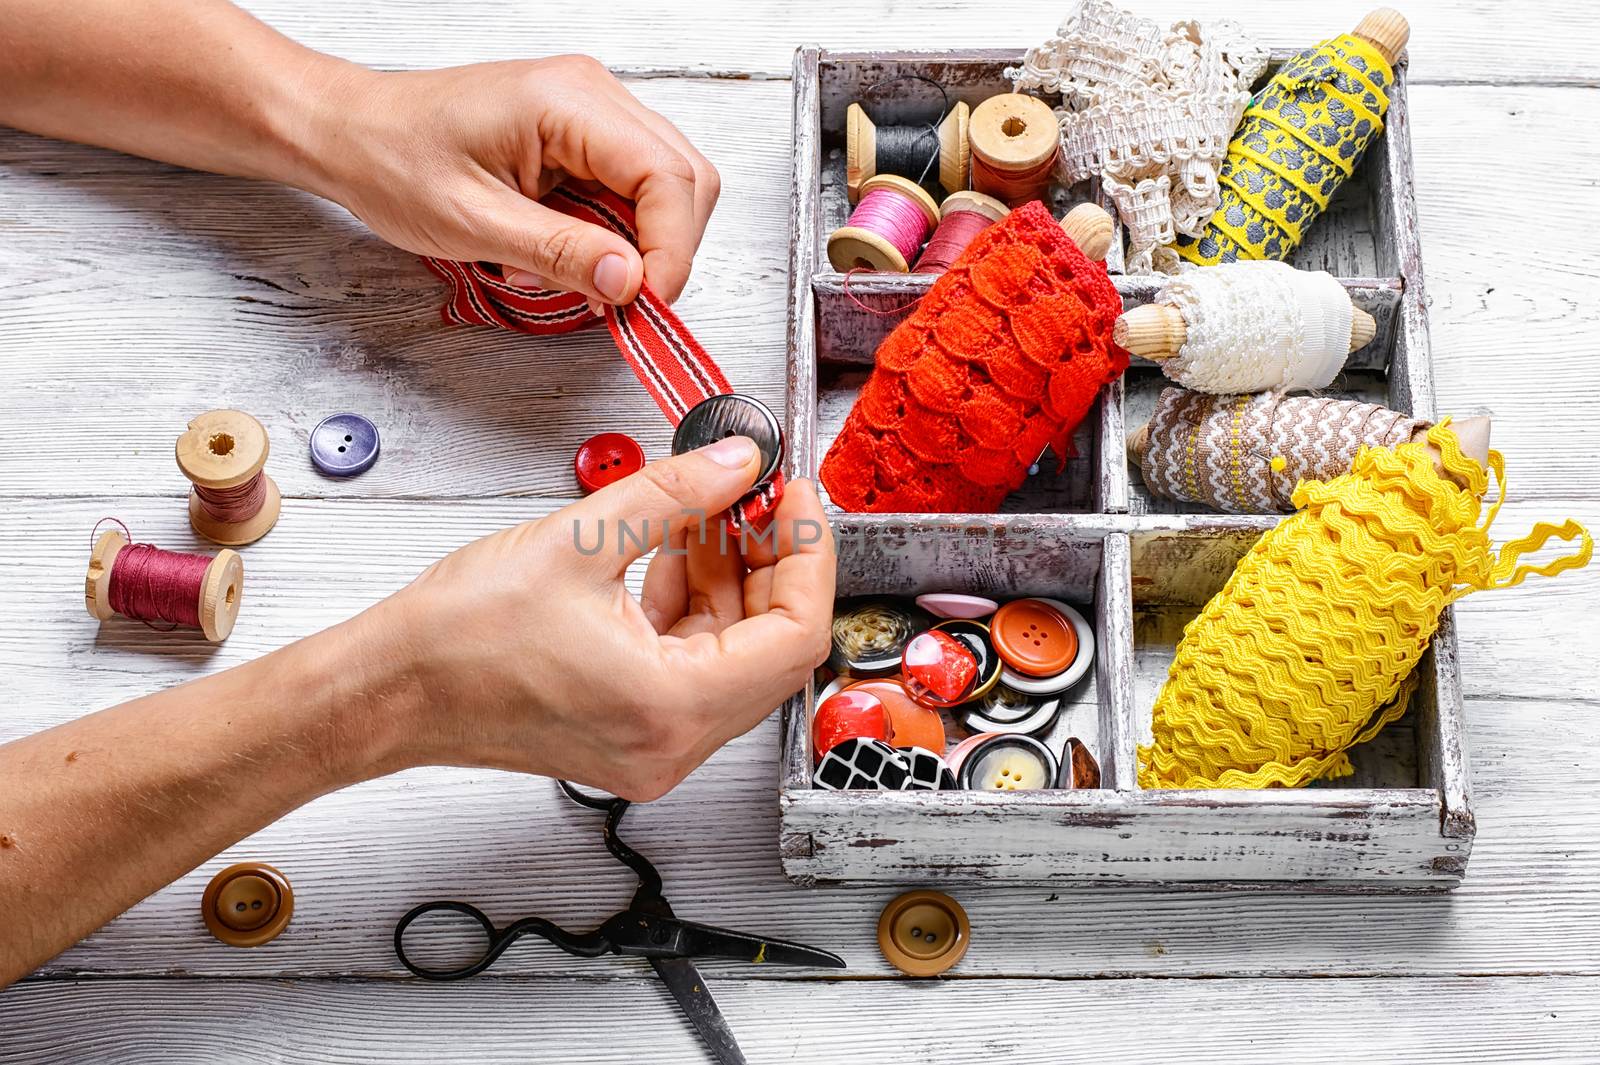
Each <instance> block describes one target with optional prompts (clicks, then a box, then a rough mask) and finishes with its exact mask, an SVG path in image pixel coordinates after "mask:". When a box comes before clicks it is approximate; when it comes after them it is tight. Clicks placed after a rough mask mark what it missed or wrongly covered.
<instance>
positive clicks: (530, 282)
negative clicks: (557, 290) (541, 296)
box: [506, 270, 549, 288]
mask: <svg viewBox="0 0 1600 1065" xmlns="http://www.w3.org/2000/svg"><path fill="white" fill-rule="evenodd" d="M506 284H508V285H515V286H517V287H518V288H548V287H549V286H548V285H547V284H546V282H545V279H544V278H542V277H540V276H539V275H538V274H535V273H533V272H531V271H528V270H511V271H509V272H507V274H506Z"/></svg>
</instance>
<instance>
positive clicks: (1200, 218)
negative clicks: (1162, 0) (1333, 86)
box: [1006, 0, 1267, 273]
mask: <svg viewBox="0 0 1600 1065" xmlns="http://www.w3.org/2000/svg"><path fill="white" fill-rule="evenodd" d="M1266 68H1267V50H1266V49H1265V48H1263V47H1261V46H1260V45H1258V44H1256V43H1255V42H1254V41H1252V40H1251V39H1250V38H1248V37H1247V36H1245V34H1244V31H1243V30H1242V29H1241V28H1240V27H1239V26H1238V25H1237V24H1236V23H1233V22H1230V21H1228V20H1225V19H1223V20H1217V21H1212V22H1207V23H1205V24H1204V25H1202V24H1201V23H1199V22H1177V23H1174V24H1173V26H1172V28H1171V29H1170V30H1166V31H1163V30H1162V29H1161V27H1160V26H1159V25H1158V24H1156V23H1155V22H1152V21H1150V20H1149V19H1145V18H1140V17H1138V16H1136V15H1133V14H1132V13H1130V12H1127V11H1124V10H1122V9H1121V8H1119V7H1117V6H1116V5H1114V4H1111V3H1109V2H1107V0H1079V3H1078V6H1077V7H1075V8H1074V9H1073V10H1072V11H1071V12H1070V13H1069V14H1068V15H1067V17H1066V19H1065V20H1064V21H1063V22H1062V23H1061V28H1060V29H1059V30H1058V31H1057V36H1055V37H1052V38H1051V39H1050V40H1048V41H1046V42H1045V43H1044V44H1042V45H1039V46H1038V47H1036V48H1032V49H1029V51H1028V54H1027V55H1026V56H1025V57H1024V58H1023V62H1022V66H1020V67H1012V68H1009V69H1008V70H1007V71H1006V76H1007V77H1009V78H1010V79H1011V81H1012V85H1013V87H1014V88H1015V89H1016V91H1017V92H1029V91H1033V92H1056V93H1060V94H1061V106H1060V107H1058V108H1057V109H1056V117H1057V120H1058V121H1059V122H1060V123H1061V147H1062V151H1061V158H1060V162H1059V164H1058V169H1059V176H1060V177H1061V179H1062V180H1063V181H1065V182H1067V183H1069V184H1072V183H1075V182H1078V181H1082V180H1084V179H1085V178H1089V177H1098V178H1100V180H1101V183H1102V186H1103V187H1104V189H1105V191H1106V194H1107V195H1109V196H1110V197H1111V199H1112V201H1113V202H1114V203H1115V204H1116V207H1117V213H1118V214H1119V215H1121V217H1122V224H1123V225H1124V226H1125V227H1127V229H1128V234H1129V249H1128V261H1127V267H1126V268H1127V270H1128V272H1129V273H1145V272H1148V271H1150V270H1152V269H1160V270H1162V271H1165V272H1173V271H1176V269H1177V264H1178V258H1177V254H1176V253H1175V252H1173V251H1172V249H1171V247H1170V246H1171V244H1172V243H1173V241H1174V240H1176V237H1177V234H1178V233H1185V234H1190V235H1196V234H1198V233H1199V232H1200V231H1201V229H1202V228H1203V227H1204V225H1205V223H1206V222H1207V221H1208V220H1209V219H1210V218H1211V216H1212V214H1214V213H1215V211H1216V209H1217V206H1218V203H1219V202H1220V201H1219V194H1218V189H1217V172H1218V170H1219V169H1220V167H1221V165H1222V161H1223V159H1224V158H1225V157H1226V156H1227V154H1228V139H1229V138H1230V137H1231V136H1232V135H1233V130H1234V127H1235V126H1237V125H1238V124H1239V119H1240V118H1241V117H1242V116H1243V115H1244V109H1245V105H1246V104H1248V103H1249V102H1250V85H1251V83H1252V82H1254V81H1255V80H1256V79H1257V78H1258V77H1260V76H1261V74H1262V73H1263V72H1264V71H1265V70H1266Z"/></svg>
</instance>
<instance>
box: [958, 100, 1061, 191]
mask: <svg viewBox="0 0 1600 1065" xmlns="http://www.w3.org/2000/svg"><path fill="white" fill-rule="evenodd" d="M970 136H971V139H972V154H973V155H974V156H975V157H976V158H977V160H979V161H981V162H982V163H983V164H984V166H986V167H988V169H989V171H993V173H994V175H995V176H991V175H990V174H989V173H987V172H985V171H984V169H983V168H982V167H977V166H974V167H973V169H972V187H973V188H975V189H977V190H978V191H979V192H984V193H988V194H989V195H990V196H993V197H994V198H995V199H998V200H1004V201H1005V202H1006V203H1008V204H1010V205H1011V206H1012V207H1016V206H1017V205H1018V204H1021V203H1026V202H1027V201H1028V200H1032V199H1037V198H1038V197H1039V196H1041V195H1042V194H1043V192H1044V190H1045V189H1046V188H1048V187H1049V184H1050V164H1051V163H1052V161H1053V160H1054V159H1055V157H1056V153H1057V152H1058V151H1059V150H1060V147H1061V127H1060V126H1059V125H1058V124H1057V123H1056V116H1055V113H1054V112H1053V111H1051V110H1050V105H1049V104H1047V103H1045V102H1044V101H1043V100H1040V99H1038V98H1037V97H1033V96H1026V95H1024V94H1022V93H1016V92H1008V93H1002V94H1001V95H999V96H991V97H989V98H988V99H987V100H985V101H983V103H981V104H979V105H978V106H977V108H976V110H974V111H973V112H972V122H971V129H970ZM1030 176H1033V178H1032V179H1031V180H1030ZM1018 181H1026V182H1027V187H1026V188H1017V187H1015V183H1016V182H1018Z"/></svg>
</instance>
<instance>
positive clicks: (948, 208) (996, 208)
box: [939, 189, 1011, 222]
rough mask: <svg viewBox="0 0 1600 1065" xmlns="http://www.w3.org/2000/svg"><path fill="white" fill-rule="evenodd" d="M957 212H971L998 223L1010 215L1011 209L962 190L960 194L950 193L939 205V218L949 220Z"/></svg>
mask: <svg viewBox="0 0 1600 1065" xmlns="http://www.w3.org/2000/svg"><path fill="white" fill-rule="evenodd" d="M957 211H973V212H975V213H977V214H981V215H983V216H984V217H985V218H987V219H988V220H989V221H991V222H998V221H1000V219H1002V218H1004V217H1005V216H1006V215H1008V214H1010V213H1011V208H1009V207H1007V206H1006V205H1005V204H1003V203H1001V202H1000V201H999V200H997V199H995V198H994V197H993V196H985V195H984V194H983V193H981V192H973V191H972V190H971V189H964V190H962V191H961V192H952V193H951V194H950V195H948V196H946V197H945V198H944V203H942V204H940V205H939V217H940V218H941V219H945V218H949V217H950V216H951V215H953V214H955V213H956V212H957Z"/></svg>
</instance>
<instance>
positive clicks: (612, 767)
mask: <svg viewBox="0 0 1600 1065" xmlns="http://www.w3.org/2000/svg"><path fill="white" fill-rule="evenodd" d="M757 464H758V457H757V453H756V448H755V445H754V444H753V443H751V442H750V441H749V440H748V439H746V438H744V437H734V438H731V439H728V440H723V441H719V442H717V443H715V444H712V445H710V446H709V447H706V448H703V449H701V450H699V451H695V452H691V453H689V454H686V455H681V456H678V457H675V458H670V459H666V460H665V461H662V462H657V463H653V464H651V465H650V466H647V467H645V469H644V470H643V471H642V472H640V473H637V474H635V475H633V476H632V477H629V478H627V479H626V480H623V481H619V482H618V483H616V484H614V485H611V486H609V487H607V488H604V489H602V490H600V491H599V492H596V493H595V494H594V495H592V496H589V497H588V498H587V499H585V500H583V501H581V502H578V503H575V504H573V505H571V506H569V507H566V508H564V509H562V510H560V511H557V512H556V513H554V514H552V515H551V516H549V517H548V518H545V519H543V520H540V521H535V522H529V523H528V524H525V525H521V526H518V527H516V528H513V529H508V530H506V531H504V532H501V533H496V534H494V535H492V536H488V537H486V538H484V539H482V540H479V541H476V542H475V543H472V544H469V545H467V546H466V547H464V548H462V549H460V550H459V551H457V552H455V553H454V554H453V555H450V556H449V557H447V558H445V559H443V560H441V561H440V562H438V563H437V564H435V565H434V566H432V567H431V568H429V569H428V570H427V571H426V572H424V573H423V574H422V575H421V576H420V577H419V578H418V579H417V580H416V581H415V582H414V583H413V584H412V585H411V586H409V587H408V588H406V589H404V590H403V591H401V592H399V593H398V594H396V595H395V596H393V597H392V598H390V599H389V600H387V601H385V602H384V603H381V604H379V605H378V606H376V607H374V608H373V609H372V610H371V611H369V612H368V613H367V614H366V615H363V616H362V617H361V618H358V619H356V621H355V622H354V624H355V625H356V626H357V627H358V628H361V629H363V630H365V635H366V639H365V645H366V647H367V648H368V651H369V652H373V651H379V649H380V648H381V649H382V650H381V651H380V652H379V653H383V654H386V655H399V656H401V657H402V658H403V659H404V660H405V661H407V662H408V663H410V664H409V665H408V666H407V670H408V672H410V673H412V674H413V675H414V677H415V680H416V682H417V683H416V687H417V689H418V690H419V691H420V698H419V699H418V700H417V701H418V702H420V703H421V705H420V706H418V707H416V708H415V709H414V710H413V711H411V713H410V715H409V717H408V718H407V720H406V725H407V726H408V727H407V731H408V732H409V733H410V735H411V736H412V737H413V739H412V743H413V744H415V745H416V746H415V748H414V749H413V750H411V751H409V752H408V754H407V759H408V760H410V761H420V762H437V763H448V764H456V765H481V766H491V767H495V768H501V769H514V770H521V771H524V772H532V773H542V774H545V775H548V776H557V777H563V778H566V779H571V780H574V781H577V782H579V783H583V784H588V785H592V786H595V787H600V788H604V789H606V790H607V791H610V792H613V793H615V794H618V795H621V796H623V797H625V798H629V799H638V800H648V799H654V798H656V797H658V796H660V795H662V794H663V793H665V792H666V791H668V790H669V789H670V788H672V786H673V785H675V784H677V783H678V781H680V780H682V779H683V778H684V777H685V776H687V775H688V774H689V773H690V772H691V771H692V770H693V769H694V768H695V767H696V766H698V765H699V764H700V763H701V762H703V761H705V759H706V758H708V757H709V756H710V755H711V754H712V752H714V751H715V750H716V749H717V748H718V747H720V746H722V745H723V744H724V743H726V742H727V741H728V740H730V739H732V738H733V737H735V736H738V735H740V734H742V733H744V732H746V731H748V730H749V729H751V728H753V727H754V726H755V725H756V724H757V723H758V722H760V721H761V720H762V719H763V718H764V717H766V716H767V714H768V713H769V712H770V711H771V710H772V708H773V707H775V706H777V705H778V703H779V702H781V701H782V700H783V699H784V698H786V697H787V696H789V695H790V694H791V693H793V692H794V691H795V690H796V689H798V688H800V687H802V686H803V685H804V684H805V681H806V678H807V676H808V675H809V674H810V672H811V670H812V669H813V668H815V667H816V666H817V665H818V664H819V663H821V661H822V660H823V659H824V658H825V657H826V655H827V649H828V633H829V623H830V619H831V617H832V612H833V584H834V554H833V540H832V534H831V533H830V532H829V530H828V525H827V520H826V518H825V517H824V516H823V513H822V506H821V503H820V502H819V500H818V498H817V494H816V489H815V488H814V487H813V486H812V484H811V483H810V482H809V481H797V482H791V483H790V484H789V485H788V486H787V487H786V490H785V492H784V496H783V501H782V503H781V504H780V505H779V507H778V510H777V513H776V516H775V517H774V519H773V522H772V524H771V526H770V527H769V529H768V531H767V533H766V534H765V535H764V537H763V538H761V539H754V538H751V539H749V540H747V541H746V543H745V550H744V551H743V552H742V553H741V550H740V541H739V539H738V538H737V537H734V536H733V535H732V534H728V536H727V539H726V543H724V537H723V535H722V533H721V529H722V527H723V526H722V522H721V520H720V519H719V517H718V515H719V513H720V512H722V511H723V510H725V509H726V508H727V507H729V506H730V505H732V504H733V503H734V502H735V501H736V500H737V499H738V498H739V497H740V496H742V495H743V494H744V493H745V492H747V491H748V490H749V488H750V486H751V483H752V480H753V479H754V477H755V475H756V473H757V472H758V471H757ZM662 545H665V546H664V547H663V550H661V551H658V552H657V554H656V556H655V557H654V558H653V559H652V560H651V562H650V566H649V568H648V570H647V572H646V576H645V581H644V591H643V596H642V598H641V599H639V600H636V599H634V597H633V596H632V595H631V594H630V593H629V592H628V590H627V589H626V588H625V587H624V586H623V576H624V574H625V572H626V570H627V568H628V565H629V563H631V562H633V561H634V560H636V559H637V558H639V557H641V556H642V555H643V554H645V552H646V551H647V550H649V548H651V547H657V546H662ZM375 712H378V713H387V712H389V711H388V709H387V708H376V709H375Z"/></svg>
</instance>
